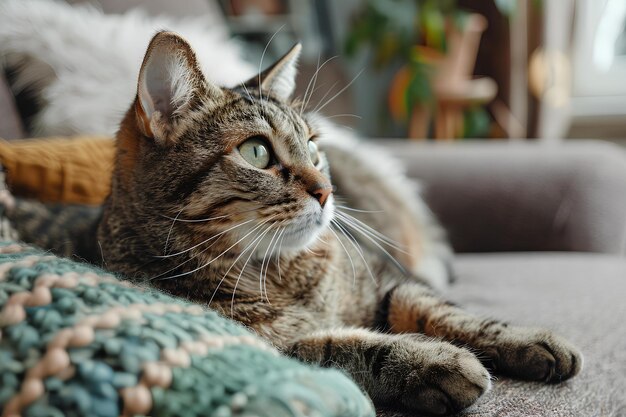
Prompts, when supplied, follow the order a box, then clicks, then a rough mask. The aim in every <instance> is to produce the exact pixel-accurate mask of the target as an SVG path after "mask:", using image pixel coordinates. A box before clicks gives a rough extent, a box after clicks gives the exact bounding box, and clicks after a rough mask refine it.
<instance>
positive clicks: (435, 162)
mask: <svg viewBox="0 0 626 417" xmlns="http://www.w3.org/2000/svg"><path fill="white" fill-rule="evenodd" d="M388 145H389V149H391V150H392V151H393V152H394V153H396V154H397V155H398V156H399V157H400V158H402V159H403V160H404V161H405V163H406V164H407V166H408V169H409V173H410V175H411V176H413V177H415V178H419V179H420V180H421V181H422V182H423V183H424V191H425V197H426V199H427V200H428V202H429V204H430V206H431V208H432V209H433V210H434V211H435V213H436V214H437V215H438V217H439V219H440V220H441V222H442V223H443V224H444V225H445V226H446V229H447V231H448V233H449V236H450V239H451V242H452V244H453V245H454V247H455V249H456V251H457V255H456V257H455V262H454V267H455V271H456V275H457V279H456V283H455V284H454V285H452V287H451V289H450V291H449V294H448V296H449V297H450V298H451V299H452V300H454V301H456V302H458V303H459V304H461V305H463V306H465V307H467V308H468V309H470V310H472V311H475V312H477V313H479V314H484V315H489V316H495V317H499V318H503V319H506V320H509V321H510V322H513V323H519V324H524V325H529V326H543V327H547V328H550V329H553V330H555V331H557V332H559V333H561V334H563V335H564V336H566V337H568V338H569V339H570V340H571V341H572V342H574V343H575V344H576V345H577V346H579V347H580V348H581V349H582V351H583V353H584V356H585V364H584V369H583V371H582V373H581V374H580V375H579V376H578V377H576V378H574V379H573V380H571V381H568V382H566V383H564V384H561V385H543V384H536V383H527V382H519V381H513V380H510V379H506V378H499V379H498V380H497V381H496V383H495V385H494V389H493V390H492V391H491V392H490V393H489V394H487V396H486V397H485V398H484V399H483V400H482V401H480V402H479V403H478V404H477V405H476V406H475V407H473V408H472V409H471V410H468V411H467V412H466V413H465V414H464V415H467V416H533V417H534V416H546V417H552V416H590V417H591V416H599V417H600V416H602V417H605V416H615V417H618V416H619V417H622V416H626V323H625V319H626V302H625V301H626V259H625V258H624V251H625V247H624V245H625V243H626V240H625V238H626V153H625V152H624V151H623V150H622V149H621V148H619V147H618V146H616V145H613V144H609V143H604V142H598V141H584V142H574V143H563V144H558V145H557V144H554V145H542V144H538V143H533V142H530V143H515V144H504V143H493V142H488V143H484V142H479V143H461V144H445V145H437V144H434V145H422V146H416V145H415V144H414V143H407V142H403V143H397V142H389V143H388ZM386 415H389V416H391V415H394V414H393V413H389V414H386Z"/></svg>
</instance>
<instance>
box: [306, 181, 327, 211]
mask: <svg viewBox="0 0 626 417" xmlns="http://www.w3.org/2000/svg"><path fill="white" fill-rule="evenodd" d="M332 192H333V189H332V188H331V187H329V186H328V185H322V186H320V185H319V184H318V185H316V186H315V187H313V189H312V190H309V194H311V195H312V196H313V197H315V199H316V200H317V201H319V202H320V206H322V207H324V204H326V200H328V196H330V195H331V194H332Z"/></svg>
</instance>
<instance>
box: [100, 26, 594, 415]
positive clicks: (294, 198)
mask: <svg viewBox="0 0 626 417" xmlns="http://www.w3.org/2000/svg"><path fill="white" fill-rule="evenodd" d="M300 50H301V47H300V45H296V46H294V47H293V48H292V49H291V50H290V51H289V52H288V53H287V54H286V55H284V56H283V57H282V58H281V59H279V60H278V61H277V62H276V63H275V64H273V65H272V66H270V67H269V68H268V69H267V70H265V71H263V72H262V73H260V74H259V75H258V77H254V78H252V79H250V80H249V81H247V82H245V83H242V84H241V85H240V86H237V87H233V88H221V87H218V86H217V85H215V84H213V83H212V82H210V81H209V80H207V79H206V78H205V77H204V75H203V74H202V71H201V70H200V68H199V66H198V63H197V60H196V58H195V54H194V52H193V51H192V49H191V47H190V46H189V44H188V43H187V42H186V41H185V40H184V39H183V38H181V37H180V36H178V35H176V34H175V33H172V32H159V33H157V34H156V35H155V36H154V38H153V39H152V41H151V42H150V45H149V47H148V50H147V52H146V55H145V58H144V61H143V64H142V66H141V70H140V74H139V80H138V86H137V94H136V98H135V100H134V102H133V103H132V105H131V107H130V109H129V110H128V112H127V113H126V115H125V116H124V119H123V121H122V123H121V125H120V129H119V132H118V134H117V153H116V161H115V168H114V172H113V176H112V190H111V194H110V196H109V197H108V199H107V201H106V203H105V205H104V208H103V211H102V213H101V218H100V220H99V225H98V230H97V241H98V243H99V245H100V247H99V248H98V254H99V255H100V256H101V257H102V262H103V264H104V266H105V268H107V269H109V270H111V271H114V272H118V273H120V274H123V275H125V276H126V277H128V278H129V279H131V280H134V281H138V282H142V283H148V284H150V285H154V286H156V287H158V288H160V289H162V290H164V291H166V292H169V293H171V294H174V295H177V296H181V297H185V298H187V299H190V300H192V301H195V302H198V303H201V304H203V305H207V306H209V307H210V308H213V309H215V310H217V311H219V312H221V313H222V314H223V315H225V316H228V317H232V318H233V319H235V320H238V321H239V322H241V323H243V324H244V325H246V326H248V327H250V328H251V329H253V330H255V331H256V332H257V333H258V334H259V335H261V336H262V337H265V338H266V339H268V340H269V341H270V342H272V343H273V344H274V345H275V346H276V347H278V348H279V349H281V350H282V351H283V352H285V353H286V354H289V355H291V356H294V357H296V358H298V359H300V360H303V361H306V362H310V363H314V364H319V365H321V366H333V367H338V368H341V369H343V370H344V371H345V372H347V373H348V374H349V375H350V376H351V377H352V378H353V379H354V380H355V381H356V382H357V383H358V384H359V385H360V386H361V387H362V389H363V390H364V391H365V392H367V394H369V396H370V397H371V398H372V400H373V402H374V404H375V405H376V406H377V407H385V408H391V409H397V410H403V411H408V412H413V413H423V414H429V415H448V414H452V413H455V412H458V411H459V410H462V409H464V408H466V407H468V406H470V405H471V404H473V403H474V402H476V401H477V400H478V399H479V398H480V397H481V396H482V395H483V394H484V393H485V392H487V391H488V390H489V389H490V387H491V376H490V372H489V370H492V371H497V372H499V373H502V374H505V375H509V376H512V377H517V378H521V379H526V380H533V381H545V382H561V381H564V380H566V379H568V378H571V377H573V376H574V375H576V374H577V373H579V372H580V370H581V368H582V365H583V358H582V355H581V354H580V352H579V351H578V350H577V349H576V348H575V347H573V346H572V345H571V344H570V343H569V342H568V341H566V340H564V339H563V338H561V337H560V336H557V335H555V334H552V333H551V332H549V331H547V330H543V329H533V328H524V327H518V326H514V325H509V324H507V323H504V322H501V321H498V320H492V319H484V318H479V317H475V316H473V315H471V314H469V313H467V312H465V311H463V310H462V309H461V308H460V307H458V306H455V305H454V304H452V303H450V302H447V301H446V300H445V299H442V298H441V297H440V296H439V295H438V293H437V291H436V290H435V289H434V288H437V287H442V286H443V285H444V284H445V282H444V281H445V280H446V277H447V276H448V275H449V269H448V268H447V267H446V265H447V263H448V261H449V257H450V254H451V252H450V250H449V248H448V247H447V244H446V243H445V239H444V234H443V232H442V230H441V229H440V228H439V227H438V226H437V224H436V222H435V221H434V220H433V219H432V217H431V216H430V215H429V214H428V211H427V209H426V207H425V206H424V204H423V202H421V201H420V200H419V199H418V198H416V194H415V193H414V192H413V191H414V190H412V189H411V186H410V185H409V184H410V183H409V181H408V179H406V178H405V177H403V176H402V174H401V173H400V171H399V170H398V169H397V167H396V166H393V165H392V163H391V162H390V161H389V160H388V159H387V158H386V157H383V156H381V155H380V154H379V151H378V150H377V149H376V148H373V147H371V146H370V145H366V144H364V143H362V142H360V141H356V140H354V139H352V138H348V137H347V136H346V132H344V131H342V130H339V129H337V128H336V127H334V126H332V125H330V124H329V123H328V122H326V121H325V120H324V119H323V118H321V117H320V116H318V115H316V114H309V113H307V112H304V111H303V108H304V107H305V106H304V105H305V104H306V103H301V102H298V101H294V100H292V99H291V96H292V95H293V90H294V87H295V75H296V66H297V60H298V55H299V53H300ZM218 64H219V63H216V65H218ZM380 164H384V165H386V167H385V168H384V169H382V168H381V167H380V166H379V165H380ZM342 201H344V202H345V203H342ZM346 204H348V205H350V206H352V207H348V206H347V205H346ZM383 233H384V234H383ZM92 252H94V253H95V249H92ZM488 369H489V370H488Z"/></svg>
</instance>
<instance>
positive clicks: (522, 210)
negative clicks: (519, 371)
mask: <svg viewBox="0 0 626 417" xmlns="http://www.w3.org/2000/svg"><path fill="white" fill-rule="evenodd" d="M24 135H25V133H24V129H23V126H22V124H21V121H20V120H19V118H18V117H17V111H16V109H15V103H14V102H13V98H12V95H11V94H10V93H9V92H8V90H7V89H6V86H5V85H4V84H3V80H2V76H1V74H0V137H4V138H7V139H12V138H19V137H23V136H24ZM381 144H382V145H384V146H386V147H388V148H389V150H391V151H392V152H393V153H396V154H397V155H398V156H399V157H400V158H401V159H403V160H404V161H405V163H406V165H407V167H408V170H409V173H410V175H411V176H413V177H415V178H419V179H420V180H421V181H422V182H423V184H424V193H425V197H426V199H427V200H428V202H429V204H430V206H431V208H432V209H433V211H434V212H435V213H436V214H437V216H438V217H439V218H440V220H441V221H442V223H443V224H444V226H445V227H446V229H447V231H448V233H449V237H450V239H451V242H452V244H453V246H454V247H455V249H456V251H457V252H458V255H457V256H456V258H455V262H454V268H455V271H456V275H457V279H456V282H455V284H454V285H453V286H452V287H451V289H450V291H449V294H448V296H449V297H450V298H451V299H453V300H454V301H456V302H458V303H460V304H462V305H464V306H466V307H467V308H468V309H470V310H473V311H476V312H478V313H480V314H485V315H490V316H495V317H499V318H504V319H507V320H509V321H511V322H514V323H519V324H525V325H532V326H545V327H548V328H551V329H554V330H555V331H557V332H559V333H561V334H563V335H564V336H567V337H568V338H570V339H571V340H572V341H573V342H574V343H575V344H576V345H578V346H579V347H580V348H581V349H582V351H583V353H584V355H585V366H584V370H583V372H582V374H581V375H580V376H578V377H577V378H575V379H573V380H571V381H568V382H566V383H564V384H561V385H543V384H535V383H526V382H518V381H513V380H509V379H506V378H500V379H498V380H497V381H496V383H495V388H494V389H493V390H492V391H491V392H490V393H489V394H488V395H487V396H486V397H485V398H484V399H482V400H481V401H480V402H479V403H478V404H477V405H476V406H475V407H473V408H472V409H471V410H468V411H467V412H466V413H465V415H467V416H546V417H548V416H550V417H552V416H602V417H609V416H615V417H618V416H619V417H621V416H626V394H625V393H626V324H625V319H626V303H625V299H626V259H624V253H625V251H626V154H624V152H623V151H622V150H621V149H620V148H618V147H617V146H614V145H610V144H606V143H600V142H597V141H587V142H579V143H565V144H561V145H551V146H547V145H541V144H538V143H532V142H529V143H516V144H504V143H483V142H475V143H462V144H457V143H454V144H445V145H440V144H433V145H418V144H416V143H409V142H397V141H396V142H394V141H384V142H381ZM381 415H387V416H392V415H394V414H393V413H386V412H384V411H381Z"/></svg>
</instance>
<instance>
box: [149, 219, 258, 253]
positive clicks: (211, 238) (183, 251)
mask: <svg viewBox="0 0 626 417" xmlns="http://www.w3.org/2000/svg"><path fill="white" fill-rule="evenodd" d="M251 221H254V220H253V219H250V220H246V221H245V222H243V223H239V224H236V225H234V226H231V227H229V228H228V229H226V230H224V231H222V232H219V233H218V234H216V235H212V236H210V237H208V238H207V239H205V240H203V241H202V242H200V243H198V244H195V245H193V246H192V247H190V248H187V249H185V250H182V251H180V252H177V253H171V254H169V255H154V257H155V258H159V259H163V258H171V257H173V256H179V255H182V254H183V253H187V252H189V251H190V250H194V249H195V248H197V247H198V246H201V245H204V244H205V243H207V242H210V241H211V240H213V239H215V238H216V237H219V236H222V235H223V234H224V233H228V232H230V231H231V230H233V229H236V228H238V227H241V226H243V225H245V224H248V223H250V222H251Z"/></svg>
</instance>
